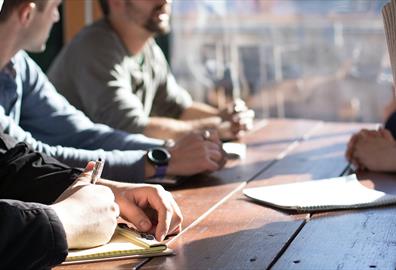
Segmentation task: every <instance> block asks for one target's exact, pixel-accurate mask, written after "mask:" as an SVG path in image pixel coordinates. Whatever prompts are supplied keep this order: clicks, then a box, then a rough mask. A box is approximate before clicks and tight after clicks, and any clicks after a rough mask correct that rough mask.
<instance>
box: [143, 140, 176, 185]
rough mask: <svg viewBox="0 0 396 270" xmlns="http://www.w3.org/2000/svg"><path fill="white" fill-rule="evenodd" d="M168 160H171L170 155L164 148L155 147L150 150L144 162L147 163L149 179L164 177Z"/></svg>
mask: <svg viewBox="0 0 396 270" xmlns="http://www.w3.org/2000/svg"><path fill="white" fill-rule="evenodd" d="M170 158H171V154H170V152H169V151H168V150H167V149H166V148H163V147H156V148H152V149H150V150H149V151H148V152H147V154H146V160H147V161H148V164H147V165H148V166H147V170H148V171H147V173H148V175H149V177H156V178H163V177H165V175H166V173H167V169H168V163H169V161H170ZM149 165H151V166H149ZM153 169H154V173H153Z"/></svg>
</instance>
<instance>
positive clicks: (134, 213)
mask: <svg viewBox="0 0 396 270" xmlns="http://www.w3.org/2000/svg"><path fill="white" fill-rule="evenodd" d="M122 214H123V217H124V218H126V219H127V220H128V221H129V222H131V223H132V224H133V225H135V226H136V229H137V230H138V231H141V232H148V231H149V230H150V229H151V227H152V224H151V221H150V219H149V218H148V217H147V215H146V214H145V213H144V212H143V210H142V209H141V208H140V207H138V206H137V205H135V204H129V207H128V210H127V211H124V212H123V213H122Z"/></svg>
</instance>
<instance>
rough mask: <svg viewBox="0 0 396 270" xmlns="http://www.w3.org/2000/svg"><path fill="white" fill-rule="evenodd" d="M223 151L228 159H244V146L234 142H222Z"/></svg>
mask: <svg viewBox="0 0 396 270" xmlns="http://www.w3.org/2000/svg"><path fill="white" fill-rule="evenodd" d="M223 150H224V152H226V154H227V158H229V159H245V157H246V144H243V143H236V142H224V143H223Z"/></svg>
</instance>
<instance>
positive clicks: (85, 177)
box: [77, 161, 95, 183]
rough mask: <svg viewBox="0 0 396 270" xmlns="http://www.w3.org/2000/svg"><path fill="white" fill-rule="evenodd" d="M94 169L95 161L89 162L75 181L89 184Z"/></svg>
mask: <svg viewBox="0 0 396 270" xmlns="http://www.w3.org/2000/svg"><path fill="white" fill-rule="evenodd" d="M94 167H95V161H89V162H88V163H87V165H86V166H85V169H84V171H83V172H82V173H81V174H80V176H79V177H78V178H77V180H78V181H83V182H87V183H90V182H91V177H92V172H93V169H94Z"/></svg>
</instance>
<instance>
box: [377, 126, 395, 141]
mask: <svg viewBox="0 0 396 270" xmlns="http://www.w3.org/2000/svg"><path fill="white" fill-rule="evenodd" d="M380 132H381V135H382V136H383V137H384V138H385V139H387V140H388V141H392V142H393V141H394V140H395V139H394V138H393V136H392V133H390V132H389V130H387V129H384V128H381V129H380Z"/></svg>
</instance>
